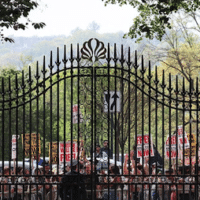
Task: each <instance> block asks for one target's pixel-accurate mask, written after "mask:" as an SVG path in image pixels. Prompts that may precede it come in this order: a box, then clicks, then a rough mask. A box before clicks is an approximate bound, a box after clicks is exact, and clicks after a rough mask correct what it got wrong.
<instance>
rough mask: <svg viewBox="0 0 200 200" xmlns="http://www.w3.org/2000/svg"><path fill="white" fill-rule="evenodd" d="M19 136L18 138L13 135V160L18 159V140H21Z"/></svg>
mask: <svg viewBox="0 0 200 200" xmlns="http://www.w3.org/2000/svg"><path fill="white" fill-rule="evenodd" d="M19 137H20V136H19V135H18V137H17V136H16V135H12V159H16V158H17V156H16V148H17V146H16V145H17V139H19Z"/></svg>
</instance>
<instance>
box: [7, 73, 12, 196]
mask: <svg viewBox="0 0 200 200" xmlns="http://www.w3.org/2000/svg"><path fill="white" fill-rule="evenodd" d="M8 92H9V129H8V132H9V137H8V138H9V151H8V152H9V175H11V153H12V152H11V141H12V135H11V134H12V133H11V132H12V131H11V127H12V126H11V121H12V109H11V107H12V100H11V99H12V97H11V94H12V90H11V77H10V76H9V91H8ZM7 178H8V177H7ZM8 180H9V178H8ZM10 190H11V187H10V185H9V191H10ZM9 198H11V194H10V192H9Z"/></svg>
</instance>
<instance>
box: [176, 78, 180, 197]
mask: <svg viewBox="0 0 200 200" xmlns="http://www.w3.org/2000/svg"><path fill="white" fill-rule="evenodd" d="M175 93H176V155H177V156H176V172H177V173H176V176H178V157H179V153H178V152H179V147H178V123H179V122H178V121H179V120H178V93H179V90H178V76H177V75H176V89H175ZM178 178H179V177H178ZM176 194H178V186H177V184H176Z"/></svg>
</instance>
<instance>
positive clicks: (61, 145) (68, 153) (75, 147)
mask: <svg viewBox="0 0 200 200" xmlns="http://www.w3.org/2000/svg"><path fill="white" fill-rule="evenodd" d="M71 154H72V159H73V160H75V159H77V155H78V145H77V143H76V142H73V144H72V151H71V142H66V143H65V153H64V143H63V142H60V143H59V162H60V163H63V162H64V156H65V162H69V161H70V160H71Z"/></svg>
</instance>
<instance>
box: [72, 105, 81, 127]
mask: <svg viewBox="0 0 200 200" xmlns="http://www.w3.org/2000/svg"><path fill="white" fill-rule="evenodd" d="M78 114H79V116H78ZM78 118H79V121H78ZM78 122H79V123H82V122H83V116H82V114H81V111H80V109H79V112H78V104H76V105H73V124H78Z"/></svg>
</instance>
